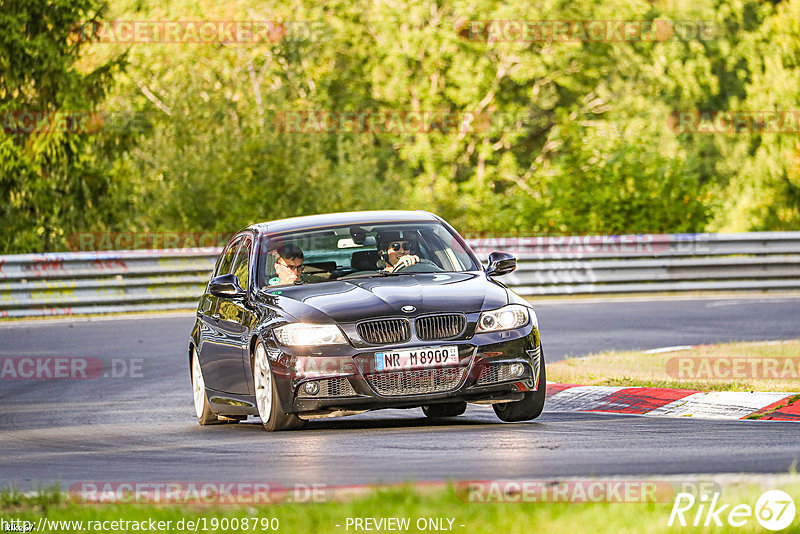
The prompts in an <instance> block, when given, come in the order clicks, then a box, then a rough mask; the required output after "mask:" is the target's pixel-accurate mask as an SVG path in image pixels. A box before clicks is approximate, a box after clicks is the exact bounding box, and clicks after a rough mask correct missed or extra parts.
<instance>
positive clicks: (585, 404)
mask: <svg viewBox="0 0 800 534" xmlns="http://www.w3.org/2000/svg"><path fill="white" fill-rule="evenodd" d="M797 395H798V394H797V393H778V392H774V393H773V392H746V391H715V392H704V391H696V390H690V389H668V388H647V387H611V386H580V385H577V384H557V383H552V382H551V383H548V384H547V403H546V404H545V410H546V411H548V412H560V411H569V412H575V411H578V412H607V413H626V414H639V415H653V416H666V417H697V418H701V419H744V418H746V417H748V416H750V415H761V414H764V415H763V416H762V417H760V419H769V420H772V421H800V399H795V400H794V402H792V403H789V401H790V400H791V399H792V398H793V397H797ZM783 405H786V406H783ZM778 406H782V407H781V408H778V409H777V410H776V408H777V407H778Z"/></svg>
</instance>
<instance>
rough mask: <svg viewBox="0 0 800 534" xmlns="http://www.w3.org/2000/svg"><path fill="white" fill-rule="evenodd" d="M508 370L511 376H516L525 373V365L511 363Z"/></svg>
mask: <svg viewBox="0 0 800 534" xmlns="http://www.w3.org/2000/svg"><path fill="white" fill-rule="evenodd" d="M509 371H510V372H511V376H513V377H514V378H517V377H519V376H522V375H523V374H524V373H525V366H524V365H522V364H521V363H512V364H511V369H509Z"/></svg>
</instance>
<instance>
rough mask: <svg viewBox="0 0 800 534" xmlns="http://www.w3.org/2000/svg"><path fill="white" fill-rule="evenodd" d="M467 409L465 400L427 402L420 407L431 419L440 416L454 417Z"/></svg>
mask: <svg viewBox="0 0 800 534" xmlns="http://www.w3.org/2000/svg"><path fill="white" fill-rule="evenodd" d="M466 410H467V403H466V402H445V403H441V404H428V405H427V406H423V407H422V413H424V414H425V416H426V417H429V418H431V419H439V418H441V417H456V416H457V415H461V414H462V413H464V412H465V411H466Z"/></svg>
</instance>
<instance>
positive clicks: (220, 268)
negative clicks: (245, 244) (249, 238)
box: [214, 239, 241, 276]
mask: <svg viewBox="0 0 800 534" xmlns="http://www.w3.org/2000/svg"><path fill="white" fill-rule="evenodd" d="M240 242H241V239H236V240H235V241H233V242H231V243H230V244H229V245H228V247H227V248H226V249H225V252H223V253H222V258H221V260H220V262H219V263H218V264H217V270H216V271H215V272H214V276H222V275H223V274H228V273H229V272H231V264H233V255H234V254H235V253H236V249H237V248H239V243H240Z"/></svg>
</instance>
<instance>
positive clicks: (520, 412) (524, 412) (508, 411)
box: [492, 353, 547, 423]
mask: <svg viewBox="0 0 800 534" xmlns="http://www.w3.org/2000/svg"><path fill="white" fill-rule="evenodd" d="M539 358H540V359H539V382H538V388H537V389H536V391H529V392H527V393H525V396H524V397H523V398H522V400H518V401H514V402H503V403H497V404H493V405H492V408H494V413H495V414H496V415H497V417H499V418H500V420H501V421H505V422H507V423H513V422H517V421H530V420H531V419H536V418H537V417H539V416H540V415H541V414H542V410H543V409H544V400H545V397H546V396H547V372H546V370H545V366H544V353H542V354H541V355H540V356H539Z"/></svg>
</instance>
